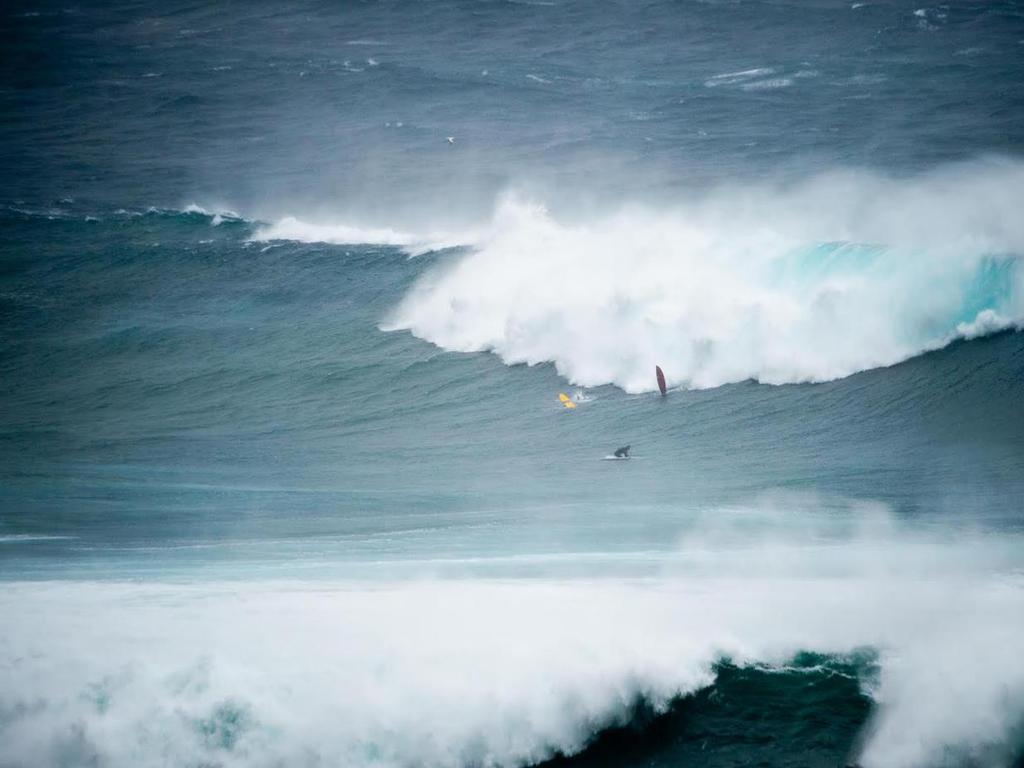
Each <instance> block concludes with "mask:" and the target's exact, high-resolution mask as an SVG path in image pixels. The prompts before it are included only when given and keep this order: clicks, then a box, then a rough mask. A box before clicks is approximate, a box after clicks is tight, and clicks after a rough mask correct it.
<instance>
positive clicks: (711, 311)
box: [383, 161, 1024, 392]
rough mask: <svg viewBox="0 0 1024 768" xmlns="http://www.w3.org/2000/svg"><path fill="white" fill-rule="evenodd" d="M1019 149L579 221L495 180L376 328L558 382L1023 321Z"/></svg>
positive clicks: (887, 343)
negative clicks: (467, 237)
mask: <svg viewBox="0 0 1024 768" xmlns="http://www.w3.org/2000/svg"><path fill="white" fill-rule="evenodd" d="M1022 193H1024V164H1021V163H1016V162H994V161H991V162H976V163H973V164H969V165H961V166H955V167H948V168H944V169H941V170H939V171H936V172H933V173H930V174H927V175H925V176H920V177H917V178H912V179H902V180H900V179H890V178H885V177H881V176H878V175H872V174H868V173H853V172H845V173H834V174H829V175H825V176H820V177H816V178H814V179H811V180H808V181H805V182H803V183H800V184H797V185H793V186H788V187H770V186H761V187H753V188H751V187H747V188H742V189H740V188H734V189H720V190H718V191H717V192H715V193H713V194H709V195H708V196H706V197H704V198H703V199H702V200H700V201H698V202H693V203H690V204H686V205H681V206H677V207H674V208H657V209H656V208H651V207H641V206H631V207H623V208H621V209H620V210H619V211H618V212H617V213H615V214H613V215H610V216H607V217H605V218H601V219H598V220H590V221H585V222H582V223H579V222H563V221H560V220H558V219H556V218H555V217H554V216H552V215H551V214H550V213H549V212H548V211H547V210H546V209H545V208H544V207H543V206H541V205H537V204H533V203H530V202H527V201H524V200H522V199H519V198H516V197H513V196H510V197H508V198H506V199H505V200H504V201H503V202H502V203H501V204H500V205H499V207H498V209H497V212H496V214H495V216H494V220H493V222H492V224H491V227H490V229H489V231H488V232H487V233H486V234H484V235H483V236H482V237H481V238H480V240H479V241H478V243H477V246H476V248H475V249H474V250H473V252H472V253H470V254H468V255H466V256H464V257H463V258H461V259H459V260H458V261H455V262H454V263H451V262H446V263H443V264H439V265H437V266H435V267H434V268H433V269H431V270H429V271H428V272H427V273H426V274H425V275H423V277H422V279H421V280H420V281H419V283H418V284H417V285H416V286H415V287H414V288H413V289H412V290H411V291H410V292H409V293H408V295H406V296H405V297H404V299H403V300H402V301H401V303H400V304H399V305H398V306H397V307H396V309H395V310H394V312H393V314H392V315H391V317H389V318H388V319H387V321H386V322H385V323H384V325H383V327H384V328H386V329H408V330H410V331H412V333H413V334H415V335H416V336H418V337H420V338H423V339H426V340H428V341H431V342H433V343H435V344H437V345H438V346H441V347H443V348H445V349H449V350H456V351H466V352H469V351H482V350H489V351H493V352H495V353H497V354H499V355H500V356H501V357H502V358H503V359H504V360H505V361H506V362H507V363H509V364H515V363H528V364H534V363H540V362H547V361H551V362H554V363H555V365H556V366H557V368H558V370H559V372H560V373H562V374H563V375H564V376H566V377H567V378H569V379H570V380H571V381H572V382H573V383H576V384H580V385H587V386H591V385H599V384H605V383H613V384H616V385H618V386H620V387H622V388H624V389H625V390H627V391H630V392H639V391H644V390H649V389H652V388H653V386H654V383H653V377H652V375H651V371H652V370H653V367H654V365H655V363H659V364H661V365H662V367H663V368H664V369H665V371H666V373H667V374H668V377H669V380H670V384H672V385H684V386H687V387H694V388H703V387H712V386H717V385H720V384H724V383H727V382H735V381H741V380H745V379H756V380H758V381H762V382H766V383H773V384H782V383H789V382H800V381H824V380H830V379H835V378H840V377H843V376H847V375H849V374H851V373H854V372H856V371H860V370H865V369H868V368H874V367H879V366H885V365H890V364H893V363H896V362H899V361H901V360H904V359H907V358H908V357H912V356H914V355H916V354H920V353H921V352H923V351H927V350H930V349H934V348H937V347H940V346H942V345H944V344H946V343H948V342H949V341H951V340H952V339H954V338H957V337H974V336H978V335H982V334H984V333H990V332H992V331H995V330H1000V329H1005V328H1008V327H1014V326H1019V325H1020V323H1021V321H1022V319H1024V269H1022V267H1021V264H1020V255H1021V254H1024V219H1022V217H1020V216H1019V211H1018V210H1017V209H1018V203H1019V200H1020V199H1021V195H1022Z"/></svg>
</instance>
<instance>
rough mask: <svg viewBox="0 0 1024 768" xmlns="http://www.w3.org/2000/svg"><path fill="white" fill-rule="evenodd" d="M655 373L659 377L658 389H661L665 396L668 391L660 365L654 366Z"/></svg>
mask: <svg viewBox="0 0 1024 768" xmlns="http://www.w3.org/2000/svg"><path fill="white" fill-rule="evenodd" d="M654 372H655V373H656V374H657V376H658V389H660V390H661V394H663V395H664V394H665V390H666V387H665V374H664V373H663V372H662V370H661V366H660V365H656V366H654Z"/></svg>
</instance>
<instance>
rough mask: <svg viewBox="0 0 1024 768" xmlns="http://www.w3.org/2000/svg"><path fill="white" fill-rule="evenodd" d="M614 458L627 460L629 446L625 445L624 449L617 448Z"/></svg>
mask: <svg viewBox="0 0 1024 768" xmlns="http://www.w3.org/2000/svg"><path fill="white" fill-rule="evenodd" d="M615 458H616V459H628V458H629V446H628V445H627V446H625V447H624V448H619V449H618V450H616V451H615Z"/></svg>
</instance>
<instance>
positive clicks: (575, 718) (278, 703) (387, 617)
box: [0, 497, 1024, 768]
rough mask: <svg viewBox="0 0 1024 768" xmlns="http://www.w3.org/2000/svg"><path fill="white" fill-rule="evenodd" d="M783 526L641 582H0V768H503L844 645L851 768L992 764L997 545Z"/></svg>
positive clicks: (1010, 610) (888, 522)
mask: <svg viewBox="0 0 1024 768" xmlns="http://www.w3.org/2000/svg"><path fill="white" fill-rule="evenodd" d="M809 508H810V507H809V506H808V505H807V504H806V503H805V504H803V506H801V502H800V500H799V499H797V500H796V501H794V500H793V499H792V498H785V497H783V498H781V499H774V500H772V499H768V500H763V501H762V502H760V503H758V504H757V505H754V506H753V507H751V508H750V509H747V510H745V511H744V510H733V511H732V513H731V514H728V515H723V514H720V515H717V516H716V519H717V520H718V522H717V523H716V524H713V525H711V526H709V527H707V526H705V527H702V528H701V529H700V532H699V533H694V534H693V535H691V536H688V537H687V538H686V539H685V540H684V541H682V542H681V543H680V551H679V567H680V568H681V569H682V570H681V571H680V572H679V573H676V574H673V573H667V574H666V575H665V577H664V578H661V579H657V580H649V581H609V580H601V579H598V580H576V581H551V580H544V579H530V580H524V581H518V582H517V581H490V580H480V581H458V580H456V581H436V580H429V579H428V580H426V581H418V582H383V583H381V582H376V583H366V582H363V583H345V584H340V585H339V584H333V585H328V584H316V583H251V582H246V583H220V584H210V583H205V584H202V585H174V584H163V585H160V584H148V585H139V584H122V583H105V584H101V583H68V582H63V583H20V584H18V583H15V584H7V585H5V588H4V590H3V591H2V592H0V612H2V615H3V616H4V617H5V631H4V633H3V635H2V636H0V660H2V661H3V663H2V664H0V713H3V719H2V720H0V737H2V740H3V743H4V745H5V746H4V752H5V755H4V757H5V759H6V760H7V761H9V763H8V764H11V765H33V766H50V765H66V764H78V763H91V764H102V765H107V766H111V768H119V767H120V766H141V767H142V768H146V766H156V765H166V764H168V763H173V764H179V765H181V764H186V765H199V764H217V765H223V766H226V767H230V766H236V765H237V766H241V765H256V766H261V765H267V766H270V765H282V764H283V765H325V766H327V765H347V766H402V765H413V764H415V765H423V766H446V767H447V766H462V765H494V766H514V765H525V764H529V763H532V762H535V761H537V760H540V759H543V758H545V757H548V756H550V755H551V754H553V753H554V751H556V750H558V751H563V752H574V751H577V750H579V749H581V748H582V747H583V746H584V745H585V743H586V742H587V740H588V739H589V738H590V737H591V736H592V735H593V734H594V733H595V732H596V731H597V730H598V729H600V728H603V727H606V726H608V725H609V724H612V723H615V722H617V721H619V720H620V719H621V718H623V717H624V716H625V715H626V713H627V712H628V711H629V707H630V705H631V703H632V702H633V701H634V700H635V698H636V697H637V696H644V697H646V698H647V699H648V700H649V701H650V702H652V704H653V705H654V706H655V707H660V706H664V705H665V703H666V702H667V701H668V700H669V699H670V698H671V697H673V696H675V695H678V694H681V693H687V692H690V691H694V690H696V689H698V688H700V687H703V686H706V685H708V684H709V683H710V682H711V681H712V664H713V662H714V661H715V659H717V658H719V657H720V656H721V655H722V654H727V655H729V656H731V657H732V658H733V659H734V660H735V661H737V662H739V663H755V662H757V663H774V664H779V663H784V662H785V661H786V659H788V658H790V657H791V655H792V654H793V653H794V652H795V651H797V650H800V649H814V650H818V651H825V652H844V651H850V650H852V649H854V648H857V647H861V646H865V645H868V646H873V647H876V648H878V649H879V650H880V652H881V658H880V665H881V671H880V675H881V677H880V679H879V681H878V684H877V687H876V688H875V689H874V690H873V691H872V692H873V693H874V695H875V696H876V697H877V698H878V700H879V701H880V702H881V704H882V706H881V707H880V709H879V710H878V712H877V715H876V719H875V722H874V723H873V725H872V728H871V730H870V732H869V734H868V740H867V743H866V745H865V747H864V750H863V753H862V755H860V757H859V760H860V762H861V763H862V764H863V765H865V766H866V768H917V767H918V766H922V767H923V766H928V765H934V764H936V763H937V762H940V761H941V759H942V758H943V756H944V755H946V754H947V753H948V752H949V750H958V751H959V752H960V753H962V754H965V755H968V756H972V755H974V756H977V755H988V756H990V757H991V756H992V755H993V754H995V752H998V751H999V750H1003V751H1004V752H1005V750H1006V748H1007V744H1008V739H1010V738H1011V737H1012V732H1013V728H1014V727H1015V726H1016V725H1018V724H1019V723H1020V717H1021V715H1022V714H1024V710H1022V705H1024V671H1022V670H1021V667H1020V664H1019V663H1017V660H1016V658H1015V655H1016V654H1015V650H1016V648H1017V645H1018V644H1017V643H1015V642H1014V641H1013V640H1014V638H1019V637H1020V636H1021V633H1022V632H1024V584H1021V582H1020V578H1019V575H1018V576H1016V577H1014V576H1013V573H1014V569H1015V568H1018V567H1019V564H1020V562H1019V561H1020V555H1019V553H1020V551H1021V547H1020V541H1019V539H1014V540H1007V537H1005V536H1003V537H1000V539H998V540H992V539H986V538H978V537H972V536H969V535H964V534H962V533H961V534H960V535H958V536H957V538H956V541H947V540H944V539H942V538H941V537H939V536H936V535H925V534H921V533H914V532H911V531H908V530H905V529H903V528H901V527H900V526H899V525H898V524H896V523H895V522H894V521H893V519H892V518H891V516H890V515H889V514H888V512H887V511H886V510H885V509H884V508H883V507H880V506H876V505H861V504H852V505H850V507H849V510H848V514H847V516H846V518H845V519H844V521H842V525H840V526H838V527H836V526H835V525H834V520H831V521H826V520H824V518H821V519H819V520H818V521H817V522H815V521H814V520H813V519H809V514H810V513H809V512H808V509H809ZM729 521H731V522H729ZM752 522H753V523H755V524H754V525H751V523H752ZM794 536H795V538H794ZM1011 538H1012V537H1011ZM966 545H969V546H966ZM893 556H895V557H893ZM735 562H742V563H744V568H743V569H741V570H739V571H735V569H734V568H733V565H734V563H735ZM837 564H838V565H837ZM890 566H893V567H890ZM683 573H686V576H685V577H683V575H682V574H683ZM965 704H966V705H967V706H965ZM968 710H969V711H968ZM993 750H994V751H995V752H993ZM994 762H996V763H998V762H999V761H998V760H995V761H994Z"/></svg>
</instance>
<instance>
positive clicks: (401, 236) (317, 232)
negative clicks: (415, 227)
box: [252, 216, 474, 256]
mask: <svg viewBox="0 0 1024 768" xmlns="http://www.w3.org/2000/svg"><path fill="white" fill-rule="evenodd" d="M473 237H474V236H473V235H451V234H445V233H431V234H425V235H424V234H415V233H411V232H405V231H402V230H396V229H390V228H379V227H378V228H375V227H359V226H353V225H350V224H340V223H333V224H317V223H311V222H307V221H303V220H301V219H297V218H295V217H294V216H285V217H284V218H282V219H279V220H278V221H275V222H274V223H272V224H266V225H264V226H261V227H259V228H258V229H257V230H256V232H255V233H254V234H253V237H252V239H253V240H255V241H266V240H295V241H297V242H303V243H333V244H336V245H360V244H362V245H393V246H397V247H399V248H402V249H403V250H405V251H406V253H408V254H409V255H410V256H418V255H421V254H423V253H427V252H429V251H437V250H442V249H445V248H454V247H457V246H460V245H466V244H468V243H471V242H472V241H473Z"/></svg>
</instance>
